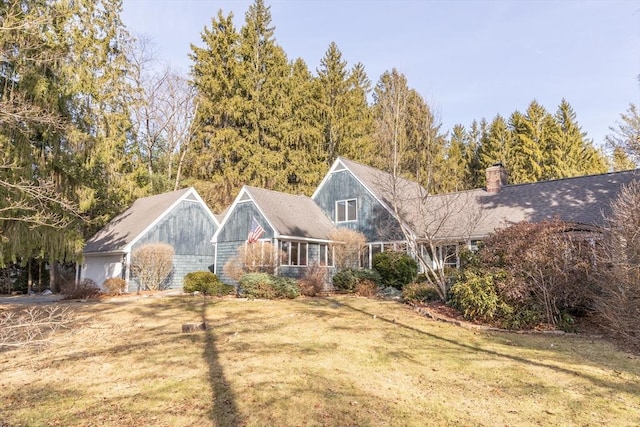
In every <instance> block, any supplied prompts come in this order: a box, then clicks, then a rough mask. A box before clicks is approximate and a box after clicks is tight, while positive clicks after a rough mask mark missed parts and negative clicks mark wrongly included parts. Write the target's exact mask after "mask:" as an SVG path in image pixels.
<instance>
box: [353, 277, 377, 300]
mask: <svg viewBox="0 0 640 427" xmlns="http://www.w3.org/2000/svg"><path fill="white" fill-rule="evenodd" d="M379 290H380V288H379V286H378V285H377V284H376V283H375V282H374V281H372V280H368V279H362V280H359V281H358V283H357V284H356V288H355V293H356V295H360V296H361V297H367V298H371V297H375V296H376V295H378V291H379Z"/></svg>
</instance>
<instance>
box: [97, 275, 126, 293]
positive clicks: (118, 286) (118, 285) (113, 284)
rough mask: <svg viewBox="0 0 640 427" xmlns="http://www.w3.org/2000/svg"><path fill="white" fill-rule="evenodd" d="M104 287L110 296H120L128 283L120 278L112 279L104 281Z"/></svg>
mask: <svg viewBox="0 0 640 427" xmlns="http://www.w3.org/2000/svg"><path fill="white" fill-rule="evenodd" d="M102 286H103V287H104V288H105V289H106V290H107V293H108V294H109V295H120V294H121V293H123V292H124V290H125V288H126V286H127V282H126V281H125V280H124V279H121V278H120V277H112V278H111V279H107V280H105V281H104V283H103V284H102Z"/></svg>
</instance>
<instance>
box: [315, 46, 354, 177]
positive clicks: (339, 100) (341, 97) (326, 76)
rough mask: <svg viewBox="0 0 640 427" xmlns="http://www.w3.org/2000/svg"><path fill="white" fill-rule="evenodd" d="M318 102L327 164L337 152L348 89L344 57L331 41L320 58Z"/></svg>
mask: <svg viewBox="0 0 640 427" xmlns="http://www.w3.org/2000/svg"><path fill="white" fill-rule="evenodd" d="M317 73H318V82H319V85H318V89H319V91H318V106H319V108H320V111H321V114H322V124H323V139H324V147H325V153H326V162H327V164H329V165H330V164H331V163H333V161H334V160H335V159H336V157H338V156H339V155H340V152H341V149H342V145H343V142H344V141H343V140H344V137H345V129H344V127H345V123H344V121H345V120H344V117H345V113H346V109H347V94H348V91H349V82H348V80H347V79H348V72H347V61H345V60H343V59H342V52H340V49H338V45H337V44H335V43H334V42H331V44H329V48H328V49H327V51H326V53H325V55H324V57H323V58H322V59H321V60H320V68H318V70H317Z"/></svg>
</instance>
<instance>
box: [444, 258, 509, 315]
mask: <svg viewBox="0 0 640 427" xmlns="http://www.w3.org/2000/svg"><path fill="white" fill-rule="evenodd" d="M495 279H496V276H495V275H493V274H483V273H479V272H475V271H471V270H468V271H465V272H464V274H462V275H460V277H459V279H458V281H457V282H456V283H455V284H454V285H453V286H452V287H451V293H450V303H451V305H453V306H454V307H456V308H457V309H458V310H460V311H461V312H462V314H463V315H464V317H465V318H466V319H469V320H493V319H494V318H495V317H497V316H501V315H502V314H506V313H508V312H509V311H510V310H509V309H508V308H507V307H506V305H507V304H506V303H505V302H504V300H503V299H502V298H501V297H500V295H499V294H498V290H497V287H496V283H495Z"/></svg>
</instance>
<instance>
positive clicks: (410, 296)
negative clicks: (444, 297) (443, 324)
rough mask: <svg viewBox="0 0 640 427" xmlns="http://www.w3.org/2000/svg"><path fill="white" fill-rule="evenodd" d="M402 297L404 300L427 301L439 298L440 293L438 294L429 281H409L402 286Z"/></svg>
mask: <svg viewBox="0 0 640 427" xmlns="http://www.w3.org/2000/svg"><path fill="white" fill-rule="evenodd" d="M402 298H403V299H404V300H405V301H412V302H429V301H438V300H440V294H438V290H437V289H436V288H435V287H434V286H433V285H431V284H429V283H425V282H420V283H409V284H408V285H405V286H404V287H403V288H402Z"/></svg>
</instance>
